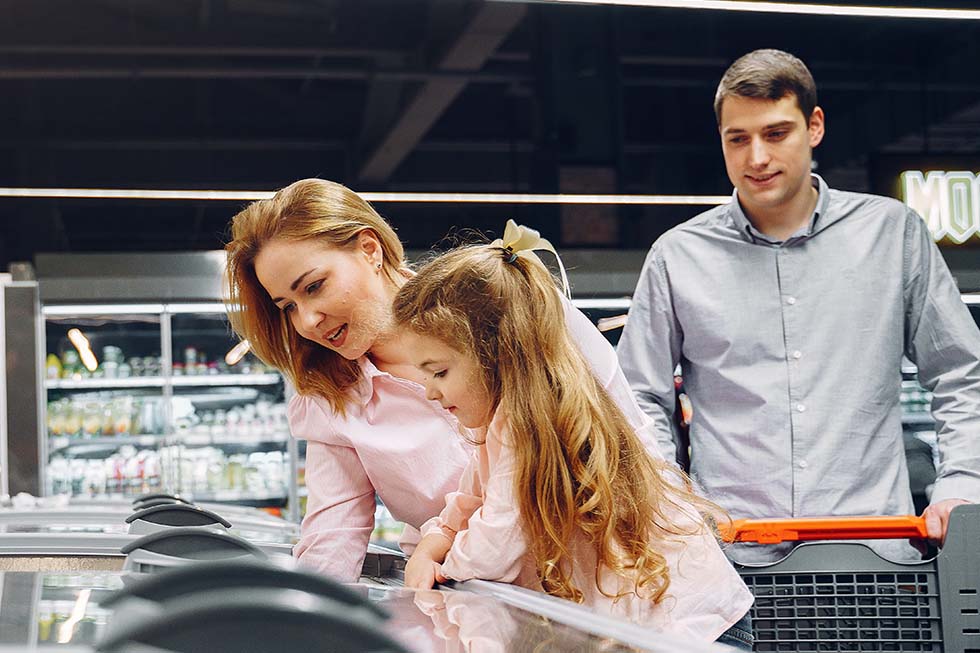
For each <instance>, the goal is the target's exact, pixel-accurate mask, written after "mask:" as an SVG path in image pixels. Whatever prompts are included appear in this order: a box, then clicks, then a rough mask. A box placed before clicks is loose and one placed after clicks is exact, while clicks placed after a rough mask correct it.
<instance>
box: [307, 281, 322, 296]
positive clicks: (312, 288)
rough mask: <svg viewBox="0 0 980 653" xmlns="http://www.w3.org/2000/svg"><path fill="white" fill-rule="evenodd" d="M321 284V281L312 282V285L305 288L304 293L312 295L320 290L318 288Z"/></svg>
mask: <svg viewBox="0 0 980 653" xmlns="http://www.w3.org/2000/svg"><path fill="white" fill-rule="evenodd" d="M322 284H323V281H314V282H313V283H311V284H310V285H308V286H307V287H306V292H307V293H312V292H316V291H317V290H319V289H320V286H321V285H322Z"/></svg>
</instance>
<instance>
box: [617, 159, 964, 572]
mask: <svg viewBox="0 0 980 653" xmlns="http://www.w3.org/2000/svg"><path fill="white" fill-rule="evenodd" d="M813 180H814V185H815V186H816V187H817V190H818V192H819V198H818V200H817V208H816V210H815V211H814V215H813V217H812V219H811V220H810V223H809V225H808V226H807V227H806V228H804V229H802V230H800V231H799V232H797V233H796V234H794V235H793V236H791V237H790V238H788V239H786V240H785V241H783V242H775V241H773V240H771V239H769V238H767V237H766V236H764V235H763V234H762V233H760V232H758V231H757V230H756V229H755V228H754V227H753V226H752V225H751V223H750V222H749V221H748V219H747V218H746V216H745V214H744V212H743V211H742V209H741V207H740V205H739V203H738V201H737V193H736V194H735V196H734V197H733V200H732V202H731V203H730V204H728V205H725V206H719V207H717V208H714V209H712V210H710V211H707V212H705V213H702V214H701V215H699V216H697V217H696V218H694V219H692V220H690V221H688V222H686V223H684V224H682V225H680V226H678V227H676V228H674V229H672V230H670V231H669V232H667V233H666V234H664V236H663V237H661V238H660V239H659V240H657V242H656V243H654V245H653V247H652V248H651V250H650V253H649V255H648V256H647V259H646V263H645V264H644V266H643V271H642V273H641V276H640V281H639V284H638V285H637V288H636V292H635V294H634V297H633V303H632V306H631V308H630V312H629V320H628V322H627V325H626V328H625V330H624V332H623V337H622V340H621V341H620V344H619V349H618V353H619V359H620V362H621V364H622V367H623V371H624V372H625V373H626V377H627V379H628V380H629V382H630V385H631V386H632V387H633V390H634V392H635V393H636V396H637V400H638V402H639V404H640V407H641V408H643V410H644V411H646V412H647V413H648V414H649V415H650V416H651V417H652V418H653V419H654V421H655V422H656V424H657V434H658V440H659V442H660V444H661V446H662V449H663V451H664V454H665V455H666V456H667V457H668V459H672V458H673V455H674V444H673V441H672V437H671V434H672V424H673V420H672V414H673V410H674V384H673V371H674V369H675V367H676V366H677V364H680V366H681V368H682V371H683V376H684V383H685V387H686V388H687V391H688V395H689V396H690V399H691V402H692V404H693V407H694V418H693V423H692V424H691V430H690V435H691V460H692V467H691V473H692V476H693V477H694V478H695V480H696V481H697V482H698V483H699V485H700V486H701V487H702V488H704V490H705V491H706V492H707V494H708V496H709V497H710V498H711V499H713V500H715V501H716V502H718V503H719V504H721V505H722V506H723V507H725V508H726V509H728V510H729V511H730V513H731V514H732V516H733V517H734V518H760V517H802V516H830V515H902V514H911V513H912V512H913V506H912V498H911V494H910V492H909V484H908V474H907V471H906V465H905V455H904V448H903V444H902V424H901V408H900V404H899V395H900V388H901V361H902V355H903V354H904V355H905V356H907V357H908V358H909V359H910V360H912V361H913V362H914V363H916V365H917V366H918V368H919V381H920V383H921V384H922V385H923V386H924V387H925V388H927V389H928V390H930V391H932V393H933V397H934V398H933V404H932V411H933V416H934V417H935V419H936V429H937V435H938V442H939V453H940V463H939V468H938V480H937V481H936V485H935V489H934V490H933V494H932V502H933V503H935V502H937V501H941V500H943V499H949V498H962V499H966V500H968V501H973V502H976V501H978V500H980V332H978V330H977V327H976V325H975V324H974V323H973V320H972V318H971V317H970V314H969V311H968V310H967V308H966V306H965V305H964V304H963V302H962V300H961V299H960V296H959V292H958V290H957V288H956V284H955V282H954V280H953V278H952V276H951V275H950V273H949V269H948V268H947V267H946V264H945V262H944V261H943V258H942V256H941V254H940V252H939V250H938V248H937V247H936V245H935V244H934V243H933V242H932V238H931V236H930V234H929V231H928V229H927V227H926V224H925V222H924V221H923V220H922V219H921V218H920V217H919V216H918V215H917V214H916V213H915V212H913V211H912V210H911V209H909V208H907V207H905V206H904V205H903V204H901V203H900V202H897V201H895V200H892V199H888V198H884V197H877V196H872V195H862V194H856V193H848V192H842V191H837V190H831V189H829V188H828V187H827V185H826V183H824V181H823V180H822V179H820V178H819V177H817V176H816V175H814V177H813ZM876 548H877V549H878V550H879V552H881V553H883V554H886V555H889V556H890V557H896V556H905V557H907V554H909V553H910V552H911V549H910V548H909V547H908V546H907V545H905V544H902V543H896V544H894V545H883V546H878V547H876ZM784 552H785V548H783V549H780V548H779V547H776V548H768V549H761V548H757V547H749V546H746V547H741V548H740V549H739V550H736V551H734V552H733V557H735V558H737V559H739V560H746V561H754V560H759V561H761V560H770V559H773V558H774V557H775V556H777V555H779V554H781V553H784Z"/></svg>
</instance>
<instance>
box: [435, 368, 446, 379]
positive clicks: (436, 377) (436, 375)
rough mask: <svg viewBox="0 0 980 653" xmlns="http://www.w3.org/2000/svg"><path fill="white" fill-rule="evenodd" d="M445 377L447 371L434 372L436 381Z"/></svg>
mask: <svg viewBox="0 0 980 653" xmlns="http://www.w3.org/2000/svg"><path fill="white" fill-rule="evenodd" d="M444 376H446V370H440V371H439V372H433V373H432V378H435V379H441V378H442V377H444Z"/></svg>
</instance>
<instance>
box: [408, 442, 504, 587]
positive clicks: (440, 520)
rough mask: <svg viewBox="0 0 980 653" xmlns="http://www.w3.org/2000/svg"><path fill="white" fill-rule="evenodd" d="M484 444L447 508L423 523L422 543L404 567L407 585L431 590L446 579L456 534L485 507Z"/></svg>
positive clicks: (448, 495)
mask: <svg viewBox="0 0 980 653" xmlns="http://www.w3.org/2000/svg"><path fill="white" fill-rule="evenodd" d="M484 446H485V445H480V446H478V447H477V448H476V449H475V450H474V451H473V455H472V457H471V458H470V462H469V463H468V464H467V465H466V469H465V470H463V475H462V476H461V477H460V479H459V489H457V490H456V491H455V492H451V493H449V494H447V495H446V507H445V508H443V509H442V512H441V513H439V515H438V516H437V517H433V518H432V519H430V520H429V521H427V522H425V523H424V524H422V528H421V529H420V530H421V532H422V541H421V542H419V544H418V546H417V547H415V552H414V553H413V554H412V557H411V558H409V560H408V563H407V564H406V565H405V586H406V587H413V588H417V589H429V588H431V587H432V586H433V585H434V584H435V583H436V581H439V582H442V581H444V580H446V578H445V576H443V575H442V571H441V568H440V564H441V563H442V562H443V561H444V560H445V559H446V554H447V553H448V552H449V549H450V547H452V545H453V541H454V540H455V539H456V534H457V533H458V532H459V531H462V530H465V529H466V528H467V527H468V525H469V520H470V517H471V516H472V515H473V513H474V512H476V511H477V510H479V509H480V506H482V505H483V484H482V483H481V482H480V474H479V470H480V467H481V462H482V461H485V458H486V456H485V454H484V453H483V449H484Z"/></svg>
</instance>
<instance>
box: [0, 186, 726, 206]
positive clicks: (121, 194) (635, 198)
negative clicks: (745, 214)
mask: <svg viewBox="0 0 980 653" xmlns="http://www.w3.org/2000/svg"><path fill="white" fill-rule="evenodd" d="M359 194H360V196H361V197H363V198H364V199H365V200H367V201H369V202H382V203H384V202H407V203H423V204H430V203H439V202H448V203H454V204H458V203H475V204H647V205H649V204H675V205H676V204H682V205H706V206H715V205H718V204H725V203H727V202H729V201H730V200H731V196H729V195H578V194H562V193H560V194H535V193H370V192H368V193H359ZM272 195H273V193H272V192H271V191H247V190H149V189H135V188H133V189H130V188H0V197H14V198H29V199H134V200H205V201H213V200H218V201H242V200H244V201H254V200H261V199H266V198H269V197H272Z"/></svg>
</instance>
